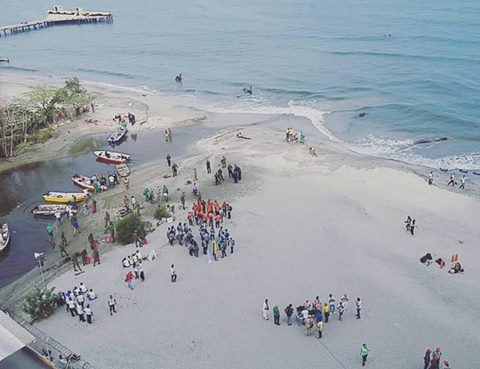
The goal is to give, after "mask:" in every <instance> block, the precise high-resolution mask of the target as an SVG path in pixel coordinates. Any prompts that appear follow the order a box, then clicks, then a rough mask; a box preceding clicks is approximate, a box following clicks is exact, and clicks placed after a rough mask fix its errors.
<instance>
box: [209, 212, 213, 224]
mask: <svg viewBox="0 0 480 369" xmlns="http://www.w3.org/2000/svg"><path fill="white" fill-rule="evenodd" d="M208 226H209V227H213V213H212V212H210V213H208Z"/></svg>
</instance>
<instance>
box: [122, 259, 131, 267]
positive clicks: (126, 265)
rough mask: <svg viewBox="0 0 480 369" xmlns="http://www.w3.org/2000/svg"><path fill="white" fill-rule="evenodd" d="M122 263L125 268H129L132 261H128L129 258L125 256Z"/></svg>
mask: <svg viewBox="0 0 480 369" xmlns="http://www.w3.org/2000/svg"><path fill="white" fill-rule="evenodd" d="M122 265H123V267H124V268H128V267H129V266H130V262H129V261H128V259H127V258H123V260H122Z"/></svg>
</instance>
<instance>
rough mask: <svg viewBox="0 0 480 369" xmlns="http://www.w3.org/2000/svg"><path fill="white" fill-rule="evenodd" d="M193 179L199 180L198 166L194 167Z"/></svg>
mask: <svg viewBox="0 0 480 369" xmlns="http://www.w3.org/2000/svg"><path fill="white" fill-rule="evenodd" d="M193 180H194V181H198V176H197V168H193Z"/></svg>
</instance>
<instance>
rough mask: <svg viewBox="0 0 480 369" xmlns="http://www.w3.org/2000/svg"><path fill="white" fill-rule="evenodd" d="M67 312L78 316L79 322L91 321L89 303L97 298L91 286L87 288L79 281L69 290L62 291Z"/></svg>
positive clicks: (91, 315) (91, 313) (91, 312)
mask: <svg viewBox="0 0 480 369" xmlns="http://www.w3.org/2000/svg"><path fill="white" fill-rule="evenodd" d="M63 298H64V301H65V305H66V306H67V312H68V313H70V315H71V316H72V317H73V318H75V317H78V319H79V321H80V322H83V323H84V322H87V323H88V324H92V323H93V310H92V308H91V307H90V304H91V303H93V301H95V300H96V299H97V294H96V293H95V291H94V290H93V288H90V289H88V288H87V286H86V285H85V284H84V283H83V282H80V285H79V286H78V287H77V286H75V287H74V288H73V289H71V290H67V291H65V292H63Z"/></svg>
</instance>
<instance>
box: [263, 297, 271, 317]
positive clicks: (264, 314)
mask: <svg viewBox="0 0 480 369" xmlns="http://www.w3.org/2000/svg"><path fill="white" fill-rule="evenodd" d="M268 310H270V308H269V307H268V299H265V301H264V302H263V310H262V313H263V319H265V320H268Z"/></svg>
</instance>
